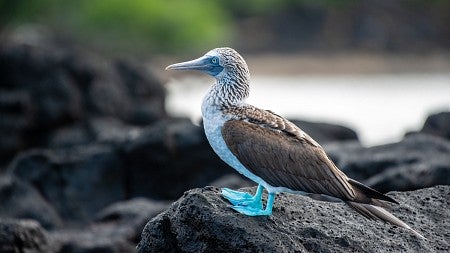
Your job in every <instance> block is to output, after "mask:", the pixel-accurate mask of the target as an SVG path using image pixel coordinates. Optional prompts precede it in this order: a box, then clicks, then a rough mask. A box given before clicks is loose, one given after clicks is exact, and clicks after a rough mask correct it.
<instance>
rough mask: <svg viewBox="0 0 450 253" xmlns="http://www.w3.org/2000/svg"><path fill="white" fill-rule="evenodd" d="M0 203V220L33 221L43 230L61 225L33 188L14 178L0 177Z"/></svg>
mask: <svg viewBox="0 0 450 253" xmlns="http://www.w3.org/2000/svg"><path fill="white" fill-rule="evenodd" d="M0 203H1V204H0V218H15V219H24V218H25V219H34V220H37V221H39V223H40V224H41V225H42V226H44V227H45V228H55V227H60V226H61V225H62V220H61V218H60V217H59V215H58V213H57V212H56V211H55V209H54V208H53V206H52V205H51V204H50V203H48V202H47V201H46V200H45V199H44V198H43V197H42V196H41V195H40V194H39V192H38V191H37V190H36V189H35V188H34V187H32V186H31V185H29V184H27V183H25V182H23V181H21V180H19V179H17V178H16V177H14V176H10V175H8V176H0ZM0 252H1V251H0Z"/></svg>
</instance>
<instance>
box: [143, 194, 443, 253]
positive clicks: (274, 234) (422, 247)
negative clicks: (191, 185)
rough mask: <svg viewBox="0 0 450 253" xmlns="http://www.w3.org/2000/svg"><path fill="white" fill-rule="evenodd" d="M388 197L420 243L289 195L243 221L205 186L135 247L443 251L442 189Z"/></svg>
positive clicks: (342, 209) (157, 221)
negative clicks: (271, 208) (262, 214)
mask: <svg viewBox="0 0 450 253" xmlns="http://www.w3.org/2000/svg"><path fill="white" fill-rule="evenodd" d="M246 190H249V189H246ZM253 190H254V189H253ZM389 195H390V196H391V197H393V198H395V199H396V200H398V201H399V202H400V203H401V204H400V205H396V206H394V207H393V208H392V212H393V213H394V214H395V215H397V216H398V217H399V218H400V219H402V220H403V221H405V222H406V223H408V224H410V225H411V227H413V228H414V229H416V230H417V231H418V232H420V233H422V234H423V235H424V236H425V237H426V238H427V240H422V239H420V238H418V237H416V236H415V235H413V234H412V233H410V232H409V231H408V230H405V229H402V228H398V227H395V226H392V225H389V224H385V223H382V222H379V221H372V220H368V219H366V218H364V217H362V216H361V215H359V214H358V213H356V212H355V211H353V210H352V209H351V208H350V207H348V206H346V205H345V204H343V203H328V202H321V201H315V200H312V199H309V198H307V197H303V196H299V195H292V194H279V195H278V196H277V199H276V201H275V205H274V212H273V214H272V216H270V217H249V216H244V215H242V214H239V213H236V212H235V211H233V210H232V209H230V208H229V207H228V205H229V204H228V202H227V201H225V200H224V199H223V198H222V197H221V196H220V192H219V189H218V188H214V187H206V188H203V189H194V190H191V191H189V192H186V193H185V195H184V196H183V197H182V198H180V199H179V200H178V201H177V202H175V203H174V204H172V206H171V207H170V208H169V209H168V210H167V211H165V212H163V213H161V214H159V215H158V216H157V217H155V218H154V219H152V220H151V221H150V222H149V223H147V225H146V226H145V228H144V231H143V233H142V239H141V241H140V242H139V244H138V247H137V249H138V252H140V253H144V252H448V251H449V250H450V222H449V221H450V212H448V210H449V208H450V201H449V197H450V186H437V187H433V188H428V189H422V190H418V191H412V192H392V193H389ZM375 238H376V239H375Z"/></svg>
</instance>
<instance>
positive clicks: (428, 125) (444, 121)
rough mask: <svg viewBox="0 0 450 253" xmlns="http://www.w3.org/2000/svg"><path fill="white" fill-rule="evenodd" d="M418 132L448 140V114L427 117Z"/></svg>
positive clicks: (449, 116) (449, 125)
mask: <svg viewBox="0 0 450 253" xmlns="http://www.w3.org/2000/svg"><path fill="white" fill-rule="evenodd" d="M420 132H422V133H427V134H432V135H436V136H441V137H443V138H446V139H449V140H450V112H440V113H437V114H433V115H430V116H428V118H427V120H426V121H425V124H424V125H423V128H422V130H421V131H420Z"/></svg>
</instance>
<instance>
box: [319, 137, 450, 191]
mask: <svg viewBox="0 0 450 253" xmlns="http://www.w3.org/2000/svg"><path fill="white" fill-rule="evenodd" d="M325 149H326V150H327V153H328V154H329V155H330V157H331V158H332V159H333V161H335V162H336V164H337V165H338V167H339V168H340V169H341V170H343V171H344V172H345V173H346V174H347V175H348V176H349V177H351V178H354V179H356V180H358V181H361V182H363V183H365V184H367V185H369V186H372V187H374V188H376V189H377V190H379V191H382V192H388V191H393V190H396V191H408V190H415V189H421V188H425V187H430V186H433V185H440V184H445V185H449V184H450V142H449V141H448V140H446V139H443V138H440V137H436V136H432V135H426V134H412V135H408V136H406V137H405V139H403V140H402V141H400V142H398V143H392V144H386V145H381V146H376V147H370V148H365V147H362V146H360V145H359V144H357V143H346V144H332V145H327V146H325Z"/></svg>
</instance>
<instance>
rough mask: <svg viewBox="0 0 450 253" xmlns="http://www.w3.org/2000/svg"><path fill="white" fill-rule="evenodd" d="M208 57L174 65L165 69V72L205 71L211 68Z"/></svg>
mask: <svg viewBox="0 0 450 253" xmlns="http://www.w3.org/2000/svg"><path fill="white" fill-rule="evenodd" d="M209 59H210V57H208V56H202V57H200V58H198V59H195V60H192V61H186V62H180V63H175V64H172V65H169V66H167V67H166V70H200V71H205V70H208V69H209V68H211V63H210V61H209Z"/></svg>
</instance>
